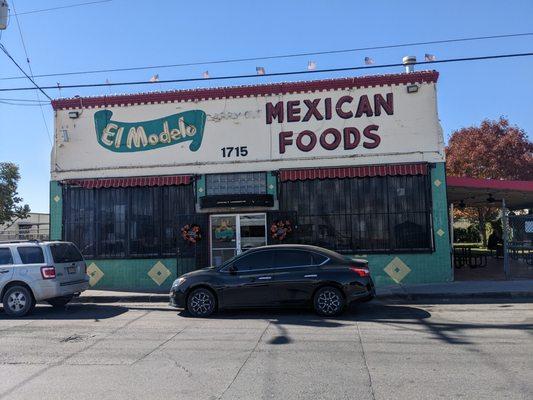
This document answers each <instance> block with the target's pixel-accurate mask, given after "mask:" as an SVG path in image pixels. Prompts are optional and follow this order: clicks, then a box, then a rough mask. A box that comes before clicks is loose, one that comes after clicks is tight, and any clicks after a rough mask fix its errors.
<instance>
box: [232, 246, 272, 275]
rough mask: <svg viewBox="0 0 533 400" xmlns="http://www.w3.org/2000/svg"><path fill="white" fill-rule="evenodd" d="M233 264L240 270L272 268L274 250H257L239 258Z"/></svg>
mask: <svg viewBox="0 0 533 400" xmlns="http://www.w3.org/2000/svg"><path fill="white" fill-rule="evenodd" d="M233 266H234V267H235V268H237V270H238V271H249V270H255V269H267V268H272V252H271V251H257V252H253V253H251V254H248V255H244V256H242V257H241V258H239V259H237V260H236V261H235V262H234V263H233Z"/></svg>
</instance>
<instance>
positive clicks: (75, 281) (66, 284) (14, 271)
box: [0, 241, 89, 317]
mask: <svg viewBox="0 0 533 400" xmlns="http://www.w3.org/2000/svg"><path fill="white" fill-rule="evenodd" d="M88 287H89V276H88V275H87V267H86V265H85V261H84V260H83V257H82V255H81V254H80V252H79V250H78V249H77V247H76V246H75V245H74V244H72V243H70V242H38V241H20V242H17V241H14V242H9V243H1V242H0V299H1V300H2V303H3V305H4V311H5V312H6V313H7V314H8V315H11V316H15V317H21V316H23V315H26V314H28V313H29V312H31V311H32V310H33V308H34V307H35V304H36V303H37V302H38V301H46V302H48V303H49V304H51V305H52V306H54V307H64V306H65V305H66V304H67V303H68V302H69V301H70V300H72V298H73V297H74V295H76V294H79V293H81V292H83V291H84V290H86V289H87V288H88Z"/></svg>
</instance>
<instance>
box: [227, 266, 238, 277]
mask: <svg viewBox="0 0 533 400" xmlns="http://www.w3.org/2000/svg"><path fill="white" fill-rule="evenodd" d="M237 271H238V269H237V267H235V266H234V265H230V266H229V267H228V272H229V273H230V274H232V275H233V274H235V273H237Z"/></svg>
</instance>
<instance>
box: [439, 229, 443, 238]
mask: <svg viewBox="0 0 533 400" xmlns="http://www.w3.org/2000/svg"><path fill="white" fill-rule="evenodd" d="M437 235H439V236H441V237H442V235H444V231H443V230H442V229H439V230H438V231H437Z"/></svg>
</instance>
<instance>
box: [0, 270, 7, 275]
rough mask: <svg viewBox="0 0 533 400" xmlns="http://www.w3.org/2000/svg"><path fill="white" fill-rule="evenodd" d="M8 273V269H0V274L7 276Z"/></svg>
mask: <svg viewBox="0 0 533 400" xmlns="http://www.w3.org/2000/svg"><path fill="white" fill-rule="evenodd" d="M8 272H9V270H8V269H0V274H7V273H8Z"/></svg>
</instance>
